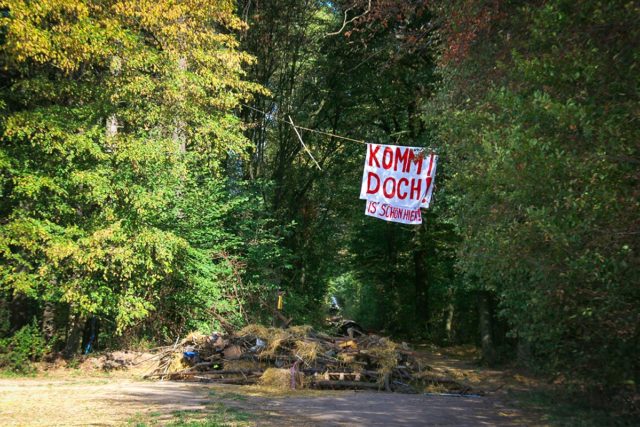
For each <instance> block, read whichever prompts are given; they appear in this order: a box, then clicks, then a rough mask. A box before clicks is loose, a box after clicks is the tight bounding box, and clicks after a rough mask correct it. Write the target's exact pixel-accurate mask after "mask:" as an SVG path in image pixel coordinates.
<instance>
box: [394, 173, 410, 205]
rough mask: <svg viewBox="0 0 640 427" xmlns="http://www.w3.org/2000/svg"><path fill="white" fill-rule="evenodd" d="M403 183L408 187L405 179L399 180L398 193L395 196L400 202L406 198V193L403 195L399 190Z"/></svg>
mask: <svg viewBox="0 0 640 427" xmlns="http://www.w3.org/2000/svg"><path fill="white" fill-rule="evenodd" d="M403 181H404V182H405V186H407V185H409V180H408V179H407V178H400V179H399V180H398V193H397V194H398V199H400V200H404V199H406V198H407V192H406V191H405V192H404V193H403V192H402V190H401V188H400V187H401V186H402V182H403Z"/></svg>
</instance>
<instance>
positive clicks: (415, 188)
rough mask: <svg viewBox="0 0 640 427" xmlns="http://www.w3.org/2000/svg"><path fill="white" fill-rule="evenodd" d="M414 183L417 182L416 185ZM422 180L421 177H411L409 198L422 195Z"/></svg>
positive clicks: (416, 198) (416, 197)
mask: <svg viewBox="0 0 640 427" xmlns="http://www.w3.org/2000/svg"><path fill="white" fill-rule="evenodd" d="M416 183H417V184H418V185H417V186H416ZM421 189H422V180H421V179H412V180H411V196H409V198H411V199H413V200H418V199H420V197H421V196H422V192H421V191H420V190H421Z"/></svg>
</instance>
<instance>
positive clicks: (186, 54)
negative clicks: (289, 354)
mask: <svg viewBox="0 0 640 427" xmlns="http://www.w3.org/2000/svg"><path fill="white" fill-rule="evenodd" d="M0 9H3V10H7V11H8V13H7V14H3V15H2V17H0V26H1V27H2V28H3V29H4V30H3V34H4V36H5V41H4V42H3V43H2V44H1V45H0V65H1V70H2V71H0V73H1V75H2V79H3V82H6V84H3V86H2V88H0V100H1V104H0V105H2V107H3V115H2V117H1V119H0V139H1V141H2V144H1V146H0V168H1V172H0V186H1V190H0V191H1V193H0V194H1V195H2V207H1V208H0V215H1V217H2V223H1V225H0V260H1V262H0V284H1V286H2V289H3V290H5V291H7V292H10V293H13V294H21V295H26V296H28V297H29V298H31V299H32V300H33V301H36V302H40V303H41V302H44V301H54V302H62V303H66V304H68V305H69V306H70V308H71V313H72V314H80V315H81V316H84V317H87V316H94V315H95V316H98V317H100V318H103V319H105V320H107V321H108V322H105V323H104V325H111V326H105V327H108V328H109V329H112V330H113V332H116V333H118V334H120V333H123V332H125V331H127V330H131V329H132V328H134V329H135V328H137V330H138V331H140V330H141V329H143V330H146V332H148V333H150V334H152V335H153V336H156V337H162V338H165V337H166V336H167V335H175V334H179V331H180V330H181V329H182V328H192V327H199V326H202V325H203V324H205V323H207V324H208V327H209V328H210V327H212V326H213V325H211V321H212V317H211V314H210V312H209V311H210V310H212V309H215V310H216V311H219V312H221V313H223V314H224V315H226V314H227V313H229V316H231V317H233V316H234V315H236V317H238V313H239V311H240V310H241V309H240V304H241V298H242V297H239V296H238V295H236V297H237V298H232V297H231V294H230V289H231V287H232V285H231V282H233V281H235V280H236V279H237V278H235V277H234V278H232V275H231V274H230V273H229V271H230V267H229V265H230V264H229V263H228V262H227V261H226V260H225V259H224V258H223V257H222V258H221V257H220V256H218V255H219V254H220V253H223V252H225V251H227V252H229V253H232V255H230V256H236V255H240V254H241V252H240V251H239V248H238V246H239V245H237V242H238V241H241V240H242V237H241V236H240V235H239V234H238V233H240V230H238V231H237V232H236V230H237V224H236V223H235V222H233V221H230V220H228V219H224V217H225V216H226V215H231V212H232V211H233V212H234V213H237V212H240V211H242V210H243V209H244V208H241V207H240V206H246V205H248V204H249V200H248V197H246V196H244V197H240V196H239V197H230V196H229V197H228V194H229V191H230V190H229V189H228V188H225V187H224V179H223V174H224V172H225V170H224V167H225V159H227V158H228V157H232V156H234V158H244V157H245V156H246V148H247V141H246V139H245V138H244V137H243V135H242V125H241V124H240V122H239V120H238V119H237V118H236V117H234V116H233V114H232V112H233V109H234V108H235V107H237V106H238V103H239V102H240V101H241V100H246V99H249V98H250V97H251V96H252V93H254V92H259V93H264V92H265V91H264V90H263V89H262V88H261V87H259V86H258V85H256V84H253V83H250V82H247V81H245V80H244V79H243V78H242V76H243V75H244V71H243V69H242V67H243V66H246V65H247V64H249V63H251V62H252V61H253V59H252V58H251V57H250V56H249V55H247V54H246V53H244V52H241V51H239V50H237V41H236V38H235V36H234V35H233V34H232V33H231V31H241V30H243V29H244V28H245V26H244V24H243V23H242V22H241V21H240V20H239V19H238V18H236V17H235V16H234V14H233V11H234V4H233V2H230V1H225V0H219V1H213V2H211V1H197V0H193V1H184V2H172V1H160V2H155V3H153V4H151V3H148V2H144V1H136V0H132V1H109V2H100V1H80V0H77V1H71V2H68V1H65V2H62V1H52V2H47V3H46V4H45V5H42V6H40V5H39V4H38V3H33V2H23V1H19V0H15V1H14V0H8V1H3V2H1V3H0ZM205 176H207V177H208V178H207V180H204V179H203V177H205ZM201 185H202V186H203V187H202V188H200V190H197V189H198V186H201ZM209 190H213V192H212V193H211V194H210V195H208V198H207V199H200V198H199V196H201V195H202V193H203V192H206V191H209ZM198 191H200V194H198ZM204 202H213V203H215V206H213V207H207V206H204V205H203V203H204ZM227 202H230V204H229V205H227V206H225V204H226V203H227ZM216 207H217V208H220V209H219V210H218V211H211V210H209V211H207V209H212V208H216ZM252 212H253V211H249V212H247V213H246V214H245V215H244V216H243V217H242V221H240V223H244V222H251V221H252V220H253V218H250V215H251V213H252ZM254 241H260V236H257V237H256V238H255V239H254ZM236 252H237V253H236ZM225 253H226V252H225ZM234 313H235V314H234ZM145 322H150V323H147V324H145ZM152 323H153V328H152V327H151V324H152ZM161 324H164V326H163V327H160V325H161ZM145 328H146V329H145Z"/></svg>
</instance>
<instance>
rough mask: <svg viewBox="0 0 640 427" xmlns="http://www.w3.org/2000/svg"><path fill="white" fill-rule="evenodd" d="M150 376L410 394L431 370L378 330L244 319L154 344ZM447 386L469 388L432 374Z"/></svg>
mask: <svg viewBox="0 0 640 427" xmlns="http://www.w3.org/2000/svg"><path fill="white" fill-rule="evenodd" d="M157 360H158V364H157V366H156V368H155V369H154V370H153V371H152V372H150V373H149V374H147V375H146V377H148V378H160V379H169V380H192V381H207V382H218V383H229V384H263V385H266V386H272V387H278V388H292V389H295V388H304V387H308V388H322V389H362V390H364V389H374V390H386V391H398V392H406V393H412V392H413V393H415V392H417V391H419V390H420V388H421V387H422V385H423V384H424V382H425V379H426V381H427V382H428V381H430V379H429V375H428V374H427V372H425V369H424V368H428V367H423V366H420V363H419V361H418V359H417V358H415V357H414V353H413V352H412V351H411V349H410V348H409V347H408V346H407V345H406V344H404V343H403V344H397V343H395V342H393V341H391V340H389V339H388V338H385V337H380V336H377V335H361V334H358V336H355V337H337V336H330V335H327V334H325V333H321V332H316V331H314V330H313V329H312V328H311V327H309V326H293V327H289V328H287V329H278V328H267V327H264V326H260V325H249V326H247V327H245V328H243V329H241V330H239V331H237V332H234V333H232V334H229V335H224V336H222V335H218V334H213V335H211V336H208V335H203V334H198V333H193V334H190V335H189V336H187V337H186V338H185V339H183V340H182V341H176V343H175V344H174V345H172V346H167V347H163V348H160V349H158V354H157ZM433 381H435V382H436V383H439V384H440V383H441V384H445V385H447V386H448V387H447V388H448V389H454V390H464V389H468V388H466V387H464V386H462V385H460V384H458V383H457V382H456V381H453V380H450V379H439V378H433Z"/></svg>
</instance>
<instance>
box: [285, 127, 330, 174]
mask: <svg viewBox="0 0 640 427" xmlns="http://www.w3.org/2000/svg"><path fill="white" fill-rule="evenodd" d="M287 117H289V121H290V122H291V126H292V127H293V130H294V131H295V133H296V135H298V139H299V140H300V144H302V146H303V147H304V149H305V150H306V151H307V153H308V154H309V157H311V160H313V162H314V163H315V164H316V166H317V167H318V169H320V170H322V168H321V167H320V164H319V163H318V161H317V160H316V159H315V157H313V154H311V151H309V149H308V148H307V146H306V145H305V144H304V141H303V140H302V136H300V132H298V129H296V125H295V124H294V123H293V119H292V118H291V116H287Z"/></svg>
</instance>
